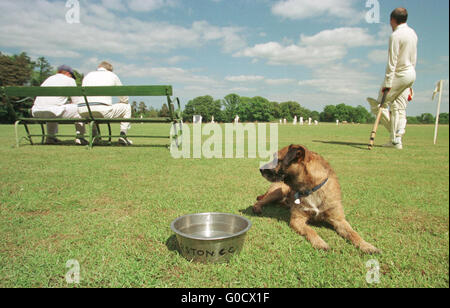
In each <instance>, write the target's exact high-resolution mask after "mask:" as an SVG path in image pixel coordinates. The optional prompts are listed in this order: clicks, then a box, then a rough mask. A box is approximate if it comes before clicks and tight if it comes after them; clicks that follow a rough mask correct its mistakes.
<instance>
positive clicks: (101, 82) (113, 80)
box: [83, 67, 128, 106]
mask: <svg viewBox="0 0 450 308" xmlns="http://www.w3.org/2000/svg"><path fill="white" fill-rule="evenodd" d="M121 85H122V82H121V81H120V79H119V77H117V75H116V74H114V73H113V72H110V71H108V70H106V69H104V68H102V67H100V68H98V69H97V71H95V72H90V73H89V74H87V75H86V76H85V77H84V79H83V87H107V86H121ZM87 99H88V102H89V103H101V104H104V105H109V106H112V97H111V96H88V97H87ZM119 99H120V102H121V103H123V104H128V97H127V96H121V97H119Z"/></svg>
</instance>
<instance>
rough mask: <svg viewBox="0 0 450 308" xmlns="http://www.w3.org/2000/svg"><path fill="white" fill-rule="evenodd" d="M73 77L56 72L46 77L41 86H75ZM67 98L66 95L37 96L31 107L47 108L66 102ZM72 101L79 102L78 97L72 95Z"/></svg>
mask: <svg viewBox="0 0 450 308" xmlns="http://www.w3.org/2000/svg"><path fill="white" fill-rule="evenodd" d="M76 86H77V83H76V82H75V79H73V78H70V77H67V76H66V75H63V74H56V75H53V76H50V77H48V78H47V79H46V80H45V81H44V82H43V83H42V85H41V87H76ZM68 100H69V98H68V97H67V96H57V97H51V96H38V97H36V99H35V101H34V106H33V109H48V107H53V106H63V105H65V104H67V102H68ZM72 100H73V101H74V103H79V102H80V98H79V97H73V98H72Z"/></svg>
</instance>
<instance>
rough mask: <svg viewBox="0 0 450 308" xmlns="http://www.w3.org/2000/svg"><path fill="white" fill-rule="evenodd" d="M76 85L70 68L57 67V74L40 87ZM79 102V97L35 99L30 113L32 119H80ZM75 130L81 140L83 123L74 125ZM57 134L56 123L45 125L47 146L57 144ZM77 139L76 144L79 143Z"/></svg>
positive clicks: (64, 66)
mask: <svg viewBox="0 0 450 308" xmlns="http://www.w3.org/2000/svg"><path fill="white" fill-rule="evenodd" d="M76 86H77V84H76V82H75V79H74V75H73V70H72V68H71V67H70V66H67V65H61V66H60V67H58V73H57V74H55V75H53V76H50V77H49V78H47V79H46V80H45V81H44V82H43V83H42V85H41V87H76ZM79 102H81V98H80V97H72V98H71V100H69V98H68V97H64V96H61V97H44V96H40V97H36V99H35V101H34V105H33V108H32V109H31V113H32V115H33V117H37V118H48V119H50V118H66V119H81V116H80V115H79V114H78V108H77V104H78V103H79ZM75 128H76V130H77V136H78V137H77V138H80V139H82V138H83V135H84V133H85V127H84V124H83V123H77V124H75ZM57 133H58V123H47V135H49V136H48V137H47V144H55V143H58V142H59V140H58V139H56V137H55V135H56V134H57ZM80 139H77V140H76V142H77V143H81V141H80Z"/></svg>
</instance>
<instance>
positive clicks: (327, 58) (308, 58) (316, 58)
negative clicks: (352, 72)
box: [234, 42, 347, 66]
mask: <svg viewBox="0 0 450 308" xmlns="http://www.w3.org/2000/svg"><path fill="white" fill-rule="evenodd" d="M346 54H347V50H346V49H345V48H343V47H341V46H320V47H315V46H299V45H289V46H283V45H281V44H280V43H277V42H269V43H265V44H258V45H255V46H253V47H249V48H245V49H244V50H242V51H240V52H238V53H235V54H234V56H236V57H250V58H258V59H265V60H267V62H268V64H270V65H305V66H314V65H318V64H323V63H329V62H333V61H335V60H339V59H342V58H343V57H344V56H345V55H346Z"/></svg>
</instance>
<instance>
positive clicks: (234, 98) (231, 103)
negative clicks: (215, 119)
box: [222, 94, 241, 122]
mask: <svg viewBox="0 0 450 308" xmlns="http://www.w3.org/2000/svg"><path fill="white" fill-rule="evenodd" d="M240 102H241V98H240V96H239V95H237V94H228V95H227V96H225V98H224V100H223V102H222V105H223V107H224V111H223V120H224V121H225V122H232V121H233V120H234V118H235V117H236V115H237V112H238V106H239V104H240Z"/></svg>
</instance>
